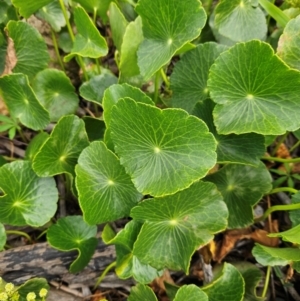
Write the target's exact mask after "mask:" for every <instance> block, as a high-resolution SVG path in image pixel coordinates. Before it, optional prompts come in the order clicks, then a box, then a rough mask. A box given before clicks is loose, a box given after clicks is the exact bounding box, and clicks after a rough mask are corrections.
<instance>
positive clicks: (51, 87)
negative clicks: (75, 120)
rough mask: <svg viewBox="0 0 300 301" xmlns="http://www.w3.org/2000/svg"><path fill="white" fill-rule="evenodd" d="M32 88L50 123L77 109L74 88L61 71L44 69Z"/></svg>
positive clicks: (77, 100) (77, 101)
mask: <svg viewBox="0 0 300 301" xmlns="http://www.w3.org/2000/svg"><path fill="white" fill-rule="evenodd" d="M32 87H33V90H34V92H35V94H36V96H37V98H38V100H39V101H40V103H41V104H42V105H43V106H44V108H45V109H46V110H47V111H48V112H49V114H50V120H51V121H58V120H59V119H60V118H61V117H63V116H65V115H68V114H73V113H74V112H75V111H76V109H77V107H78V103H79V99H78V96H77V94H76V93H75V88H74V87H73V85H72V83H71V81H70V79H69V78H68V77H67V76H66V74H65V73H64V72H62V71H59V70H56V69H45V70H43V71H41V72H39V73H38V74H37V76H36V77H35V79H34V82H33V86H32Z"/></svg>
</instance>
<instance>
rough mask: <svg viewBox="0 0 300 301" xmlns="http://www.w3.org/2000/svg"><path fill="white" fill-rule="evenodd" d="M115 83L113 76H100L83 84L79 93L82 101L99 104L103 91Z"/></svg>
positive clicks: (116, 80)
mask: <svg viewBox="0 0 300 301" xmlns="http://www.w3.org/2000/svg"><path fill="white" fill-rule="evenodd" d="M117 82H118V79H117V78H116V77H115V76H114V75H113V74H100V75H97V76H94V77H92V78H91V79H90V80H89V81H87V82H85V83H83V84H82V85H81V86H80V88H79V93H80V96H81V97H83V98H84V99H86V100H89V101H92V102H95V103H97V104H101V103H102V98H103V94H104V91H105V90H106V89H107V88H109V87H110V86H111V85H114V84H116V83H117Z"/></svg>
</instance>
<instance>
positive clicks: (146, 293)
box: [128, 284, 158, 301]
mask: <svg viewBox="0 0 300 301" xmlns="http://www.w3.org/2000/svg"><path fill="white" fill-rule="evenodd" d="M141 300H145V301H158V300H157V298H156V296H155V294H154V292H153V290H152V289H151V288H150V287H149V286H147V285H144V284H138V285H137V286H134V287H132V288H131V291H130V295H129V297H128V301H141Z"/></svg>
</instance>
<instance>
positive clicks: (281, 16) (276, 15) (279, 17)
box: [258, 0, 290, 27]
mask: <svg viewBox="0 0 300 301" xmlns="http://www.w3.org/2000/svg"><path fill="white" fill-rule="evenodd" d="M258 2H259V4H260V5H261V6H262V7H263V8H264V9H265V10H266V11H267V13H268V14H269V15H270V16H271V17H272V18H273V19H275V20H276V21H277V22H278V24H279V25H280V26H282V27H285V26H286V24H287V23H288V22H289V21H290V18H289V17H288V16H287V15H286V14H285V13H284V12H283V11H282V10H281V9H280V8H278V7H277V6H276V5H275V4H273V3H271V2H269V1H268V0H258Z"/></svg>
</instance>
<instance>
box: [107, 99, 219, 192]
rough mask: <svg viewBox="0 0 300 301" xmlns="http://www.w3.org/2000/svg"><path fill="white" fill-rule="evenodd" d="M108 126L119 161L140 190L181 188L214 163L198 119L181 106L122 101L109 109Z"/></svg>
mask: <svg viewBox="0 0 300 301" xmlns="http://www.w3.org/2000/svg"><path fill="white" fill-rule="evenodd" d="M137 116H138V118H137ZM110 128H111V135H112V139H113V142H114V145H115V150H116V152H117V154H118V155H119V156H120V162H121V164H122V165H124V167H125V169H126V172H127V173H128V174H129V175H130V176H131V178H132V181H133V183H134V184H135V186H136V188H137V190H138V191H140V192H142V193H143V194H151V195H153V196H162V195H167V194H172V193H175V192H177V191H179V190H182V189H185V188H187V187H189V186H190V185H191V184H192V183H193V182H195V181H197V180H199V179H200V178H202V177H204V176H205V175H206V174H207V172H208V171H209V170H210V169H211V168H212V167H213V166H214V164H215V163H216V153H215V148H216V143H215V140H214V138H213V136H212V135H211V134H210V133H209V132H208V129H207V127H206V125H205V124H204V122H202V121H201V120H200V119H198V118H196V117H194V116H189V115H188V114H187V113H186V112H185V111H183V110H179V109H166V110H160V109H158V108H156V107H153V106H150V105H146V104H142V103H136V102H135V101H134V100H132V99H129V98H128V99H122V100H119V101H118V103H117V104H116V105H115V106H114V107H113V109H112V119H111V122H110ZM175 133H176V135H175ZM178 175H180V176H178Z"/></svg>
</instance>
